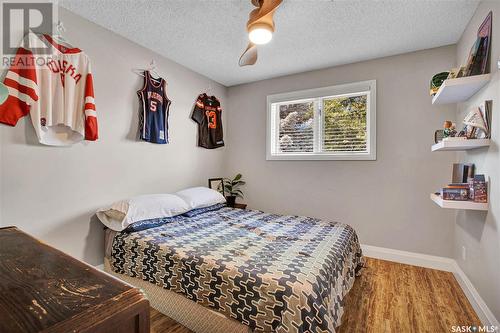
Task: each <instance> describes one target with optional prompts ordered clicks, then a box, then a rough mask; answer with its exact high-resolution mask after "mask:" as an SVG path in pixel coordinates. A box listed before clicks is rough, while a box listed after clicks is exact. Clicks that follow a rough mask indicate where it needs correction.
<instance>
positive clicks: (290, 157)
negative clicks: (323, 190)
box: [266, 153, 377, 161]
mask: <svg viewBox="0 0 500 333" xmlns="http://www.w3.org/2000/svg"><path fill="white" fill-rule="evenodd" d="M266 160H267V161H376V160H377V155H376V154H375V153H359V154H307V153H306V154H281V155H272V154H269V153H268V154H267V155H266Z"/></svg>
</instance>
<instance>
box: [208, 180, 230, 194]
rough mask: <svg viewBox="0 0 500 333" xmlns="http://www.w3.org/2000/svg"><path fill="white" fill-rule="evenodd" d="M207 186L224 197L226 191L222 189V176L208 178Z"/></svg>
mask: <svg viewBox="0 0 500 333" xmlns="http://www.w3.org/2000/svg"><path fill="white" fill-rule="evenodd" d="M208 188H211V189H212V190H216V191H219V192H220V193H222V195H223V196H224V197H226V193H225V191H224V178H209V179H208Z"/></svg>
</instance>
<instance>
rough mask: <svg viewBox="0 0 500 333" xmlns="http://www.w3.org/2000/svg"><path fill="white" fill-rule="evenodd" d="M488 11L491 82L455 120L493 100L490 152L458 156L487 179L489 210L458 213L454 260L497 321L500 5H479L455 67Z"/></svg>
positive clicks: (499, 286) (459, 46) (499, 287)
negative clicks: (472, 165) (491, 26)
mask: <svg viewBox="0 0 500 333" xmlns="http://www.w3.org/2000/svg"><path fill="white" fill-rule="evenodd" d="M490 10H493V40H492V50H491V72H492V75H493V78H492V80H491V82H490V83H489V84H488V85H487V86H485V87H484V88H483V89H482V90H481V91H480V92H479V93H478V94H476V95H475V96H474V97H473V98H472V99H470V100H469V101H468V102H467V103H462V104H459V105H458V120H459V121H461V120H462V119H463V117H464V116H465V114H466V113H467V112H468V111H469V110H470V109H471V108H472V107H476V106H477V105H479V104H480V103H481V102H483V101H484V100H493V112H492V145H491V146H490V147H489V148H484V149H478V150H472V151H469V152H465V153H460V154H459V155H458V159H459V160H460V161H465V162H472V163H474V164H475V166H476V173H484V174H485V175H486V176H487V177H488V178H489V182H490V184H489V191H490V194H489V202H490V210H489V211H488V212H487V213H485V212H474V211H459V212H457V221H456V225H455V249H454V250H455V259H456V260H457V261H458V264H459V265H460V267H461V268H462V270H463V271H464V272H465V273H466V274H467V276H468V277H469V279H470V280H471V281H472V283H473V284H474V286H475V287H476V289H477V290H478V292H479V294H480V295H481V297H482V298H483V299H484V300H485V302H486V303H487V305H488V307H489V308H490V310H491V311H492V312H493V314H494V315H495V316H496V318H500V283H499V278H498V276H499V267H500V232H499V229H500V206H499V204H498V203H499V200H500V188H499V187H500V179H499V177H500V170H499V165H500V164H499V158H500V156H499V152H498V144H499V140H500V133H499V132H500V128H499V126H498V125H499V124H500V108H499V106H500V72H499V71H498V69H497V66H496V64H497V60H498V59H499V58H500V34H499V33H500V29H499V28H498V27H499V26H500V2H498V1H485V2H482V3H481V4H480V5H479V7H478V8H477V10H476V13H475V14H474V16H473V17H472V19H471V21H470V23H469V25H468V26H467V28H466V30H465V31H464V34H463V36H462V38H461V39H460V41H459V43H458V44H457V58H456V59H457V65H460V64H462V65H463V64H464V63H465V62H466V58H467V55H468V54H469V50H470V48H471V47H472V44H473V43H474V42H475V40H476V35H477V29H478V28H479V26H480V25H481V23H482V22H483V20H484V19H485V17H486V15H487V14H488V12H489V11H490ZM462 246H465V247H466V252H467V256H466V260H463V259H462V254H461V252H462Z"/></svg>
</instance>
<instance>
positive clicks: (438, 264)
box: [361, 244, 456, 272]
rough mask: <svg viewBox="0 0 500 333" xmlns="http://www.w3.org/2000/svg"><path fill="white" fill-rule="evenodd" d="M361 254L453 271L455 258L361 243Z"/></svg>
mask: <svg viewBox="0 0 500 333" xmlns="http://www.w3.org/2000/svg"><path fill="white" fill-rule="evenodd" d="M361 248H362V249H363V254H364V255H365V256H367V257H370V258H375V259H382V260H388V261H394V262H399V263H402V264H407V265H413V266H420V267H425V268H432V269H439V270H441V271H447V272H454V271H455V264H456V263H455V260H453V259H451V258H445V257H437V256H431V255H428V254H421V253H415V252H407V251H400V250H393V249H388V248H385V247H378V246H371V245H364V244H363V245H361Z"/></svg>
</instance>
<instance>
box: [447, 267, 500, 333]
mask: <svg viewBox="0 0 500 333" xmlns="http://www.w3.org/2000/svg"><path fill="white" fill-rule="evenodd" d="M454 264H455V271H454V272H453V274H454V275H455V278H456V279H457V281H458V283H459V284H460V287H462V290H463V291H464V293H465V296H467V299H468V300H469V302H470V304H471V305H472V307H473V308H474V311H476V313H477V316H478V317H479V319H480V320H481V322H482V323H483V325H489V326H496V327H500V323H498V320H497V319H496V318H495V315H493V312H491V310H490V309H489V308H488V306H487V305H486V303H485V302H484V300H483V298H482V297H481V295H479V293H478V292H477V290H476V288H474V285H473V284H472V282H471V280H469V278H468V277H467V275H466V274H465V272H464V271H463V270H462V269H461V268H460V266H459V265H458V263H457V262H456V261H455V263H454Z"/></svg>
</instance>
